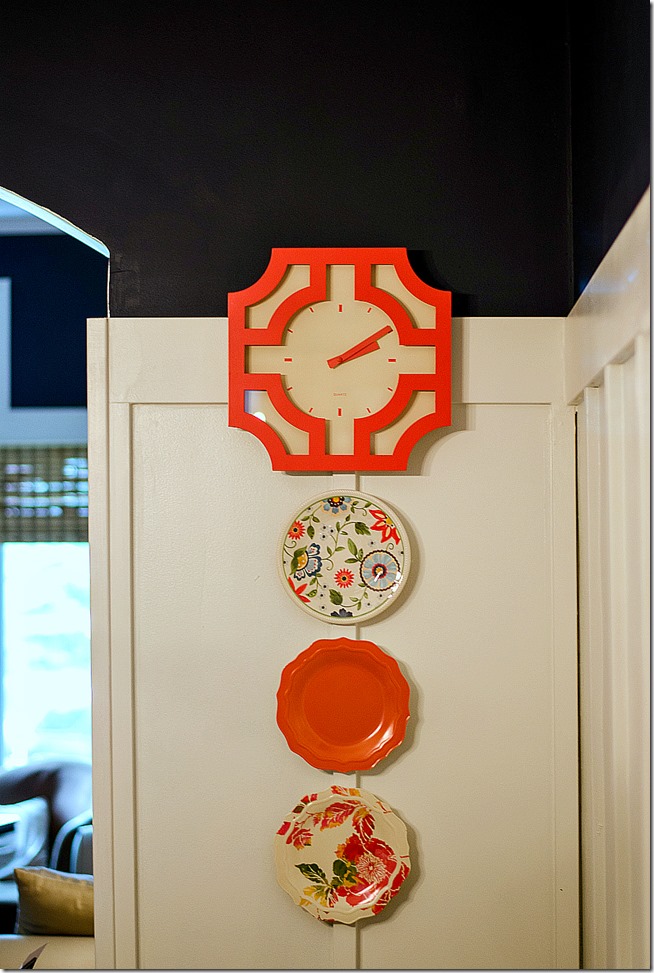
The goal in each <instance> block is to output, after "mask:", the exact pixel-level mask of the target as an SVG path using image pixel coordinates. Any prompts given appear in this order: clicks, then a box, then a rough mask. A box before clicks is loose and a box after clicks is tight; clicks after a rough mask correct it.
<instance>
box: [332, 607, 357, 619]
mask: <svg viewBox="0 0 654 973" xmlns="http://www.w3.org/2000/svg"><path fill="white" fill-rule="evenodd" d="M331 617H332V618H352V612H349V611H347V610H346V609H345V608H339V609H338V611H337V612H332V613H331Z"/></svg>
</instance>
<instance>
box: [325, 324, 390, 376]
mask: <svg viewBox="0 0 654 973" xmlns="http://www.w3.org/2000/svg"><path fill="white" fill-rule="evenodd" d="M392 330H393V329H392V328H391V326H390V324H387V325H385V327H383V328H380V329H379V331H375V333H374V334H371V335H369V336H368V337H367V338H364V339H363V341H360V342H359V343H358V344H356V345H353V346H352V348H348V350H347V351H344V352H342V353H341V354H340V355H336V356H335V357H334V358H329V359H328V360H327V364H328V365H329V367H330V368H336V367H337V366H338V365H342V364H343V362H346V361H352V359H353V358H360V357H361V356H362V355H367V354H368V353H369V352H371V351H376V350H377V349H378V348H379V344H378V339H379V338H383V337H384V335H386V334H390V333H391V331H392Z"/></svg>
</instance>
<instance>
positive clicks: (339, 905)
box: [276, 785, 410, 923]
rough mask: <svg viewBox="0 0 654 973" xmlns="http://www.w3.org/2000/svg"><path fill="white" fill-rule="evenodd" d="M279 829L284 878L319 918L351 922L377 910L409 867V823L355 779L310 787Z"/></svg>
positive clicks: (279, 857) (280, 875)
mask: <svg viewBox="0 0 654 973" xmlns="http://www.w3.org/2000/svg"><path fill="white" fill-rule="evenodd" d="M332 833H333V834H334V838H333V839H331V838H330V834H332ZM277 835H278V838H277V842H278V844H277V849H276V859H277V866H278V879H279V881H280V884H281V885H282V888H284V889H285V890H286V891H287V892H288V893H289V894H290V895H291V896H292V897H293V898H294V900H295V901H296V902H297V904H298V905H301V906H302V907H303V908H304V909H306V910H307V911H308V912H310V913H311V914H312V915H314V916H315V917H316V918H318V919H322V920H326V921H329V922H333V921H340V922H350V923H351V922H355V921H357V920H358V919H361V918H366V917H370V916H374V915H377V914H378V913H379V912H381V911H382V910H383V909H384V908H385V906H386V905H388V903H389V902H390V901H391V899H392V898H393V897H394V896H395V895H396V894H397V892H398V891H399V889H400V887H401V885H402V883H403V882H404V880H405V878H406V877H407V875H408V874H409V869H410V862H409V849H408V844H407V839H406V828H405V826H404V824H403V823H402V821H401V820H400V819H399V818H398V817H397V816H396V815H395V814H394V813H393V811H391V809H390V808H389V807H387V806H386V805H384V804H383V803H382V802H381V801H380V800H379V799H378V798H376V797H375V796H374V795H372V794H367V793H366V792H365V791H361V790H359V789H358V788H355V787H350V788H345V787H339V786H336V785H334V786H332V787H331V788H329V789H328V790H327V791H323V792H322V793H321V794H311V795H306V796H305V797H304V798H302V800H301V801H300V802H299V804H298V805H297V806H296V807H295V808H294V810H293V812H292V814H291V815H289V817H287V819H286V820H285V821H284V823H283V824H282V826H281V828H280V829H279V831H278V832H277ZM284 849H286V850H284ZM308 849H311V852H312V853H311V854H307V850H308ZM298 872H299V873H300V874H299V875H297V873H298Z"/></svg>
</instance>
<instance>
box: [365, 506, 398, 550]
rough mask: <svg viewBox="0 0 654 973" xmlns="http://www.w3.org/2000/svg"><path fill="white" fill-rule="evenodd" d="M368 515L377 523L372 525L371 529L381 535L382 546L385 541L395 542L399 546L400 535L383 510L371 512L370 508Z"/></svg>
mask: <svg viewBox="0 0 654 973" xmlns="http://www.w3.org/2000/svg"><path fill="white" fill-rule="evenodd" d="M370 513H371V514H372V516H373V517H374V518H375V520H376V521H377V523H376V524H373V525H372V529H373V530H378V531H379V532H380V533H381V535H382V544H385V543H386V541H395V543H396V544H399V543H400V535H399V534H398V532H397V528H396V526H395V524H394V523H393V521H392V520H391V518H390V517H389V516H388V515H387V514H385V513H384V511H383V510H373V509H372V508H371V510H370Z"/></svg>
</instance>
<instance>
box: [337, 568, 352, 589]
mask: <svg viewBox="0 0 654 973" xmlns="http://www.w3.org/2000/svg"><path fill="white" fill-rule="evenodd" d="M334 581H335V582H336V584H337V585H338V587H339V588H349V587H350V585H351V584H352V582H353V581H354V575H353V574H352V572H351V571H350V570H349V568H341V570H340V571H337V572H336V574H335V575H334Z"/></svg>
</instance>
